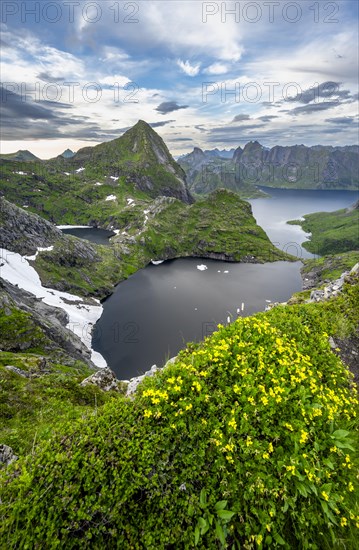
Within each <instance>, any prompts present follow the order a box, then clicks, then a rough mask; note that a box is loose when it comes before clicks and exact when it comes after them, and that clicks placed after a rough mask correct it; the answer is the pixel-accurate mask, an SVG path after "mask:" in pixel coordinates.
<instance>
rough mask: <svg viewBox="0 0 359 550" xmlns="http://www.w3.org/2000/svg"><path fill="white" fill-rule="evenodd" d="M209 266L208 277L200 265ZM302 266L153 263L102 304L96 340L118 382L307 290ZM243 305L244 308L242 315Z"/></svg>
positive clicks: (196, 261)
mask: <svg viewBox="0 0 359 550" xmlns="http://www.w3.org/2000/svg"><path fill="white" fill-rule="evenodd" d="M201 265H206V266H207V269H205V270H203V271H201V270H199V269H197V266H201ZM300 266H301V262H295V263H290V262H275V263H267V264H261V265H260V264H233V263H227V262H219V261H214V260H202V259H198V258H182V259H179V260H170V261H167V262H164V263H163V264H161V265H158V266H154V265H149V266H148V267H146V268H145V269H141V270H140V271H138V272H137V273H135V274H134V275H132V276H131V277H130V278H129V279H128V280H127V281H124V282H123V283H120V284H119V285H118V286H117V287H116V289H115V292H114V293H113V294H112V296H110V297H109V298H108V299H107V300H106V301H105V302H104V304H103V306H104V311H103V314H102V317H101V319H100V320H99V321H98V323H97V324H96V328H95V331H94V334H93V341H92V346H93V349H94V350H96V351H98V352H100V353H101V354H102V355H103V357H104V358H105V359H106V361H107V363H108V365H109V366H110V367H111V368H112V369H113V370H114V372H115V373H116V375H117V377H118V378H119V379H128V378H131V377H132V376H137V375H138V374H142V373H143V372H144V371H146V370H148V369H149V368H150V367H151V366H152V365H154V364H157V366H162V365H163V363H164V362H165V360H166V358H169V357H172V356H174V355H176V354H177V353H178V351H179V350H180V349H181V348H183V347H184V346H185V344H186V343H187V342H189V341H199V340H202V339H203V338H204V337H205V336H206V335H208V334H210V333H211V332H213V330H215V328H216V325H217V324H218V323H227V320H228V318H230V319H231V320H234V319H236V318H237V309H238V310H240V313H239V314H240V315H245V316H246V315H250V314H252V313H254V312H256V311H262V310H264V309H265V306H266V304H267V301H271V300H273V301H274V300H276V301H285V300H287V299H288V298H289V297H290V296H291V295H292V293H293V292H296V291H298V290H300V289H301V277H300ZM242 304H243V305H244V310H243V312H242V311H241V310H242Z"/></svg>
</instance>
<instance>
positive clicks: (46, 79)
mask: <svg viewBox="0 0 359 550" xmlns="http://www.w3.org/2000/svg"><path fill="white" fill-rule="evenodd" d="M37 78H39V79H40V80H42V81H43V82H51V83H57V82H63V81H64V80H65V79H64V77H63V76H52V75H51V74H50V73H48V72H46V71H43V72H42V73H39V74H38V75H37Z"/></svg>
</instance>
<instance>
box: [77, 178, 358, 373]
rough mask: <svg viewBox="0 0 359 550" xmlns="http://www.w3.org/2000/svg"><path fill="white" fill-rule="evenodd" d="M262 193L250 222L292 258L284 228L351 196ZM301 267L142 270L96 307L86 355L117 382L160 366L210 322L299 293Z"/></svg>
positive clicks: (184, 264) (293, 243) (296, 237)
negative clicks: (103, 364)
mask: <svg viewBox="0 0 359 550" xmlns="http://www.w3.org/2000/svg"><path fill="white" fill-rule="evenodd" d="M262 189H263V190H264V191H266V192H268V193H270V194H271V198H266V199H254V200H251V201H250V203H251V205H252V209H253V214H254V216H255V218H256V220H257V223H258V224H259V225H261V226H262V227H263V229H264V230H265V231H266V232H267V234H268V236H269V237H270V239H271V240H272V242H274V243H275V244H277V246H278V247H279V248H281V249H283V250H286V251H287V252H290V253H292V254H294V255H297V256H298V257H299V258H308V257H311V256H312V255H311V254H310V253H308V252H307V251H305V249H303V248H302V247H301V246H300V244H301V243H302V242H303V241H304V240H305V239H306V235H305V233H304V232H303V231H302V229H301V228H300V227H299V226H291V225H287V224H286V223H285V222H286V221H287V220H290V219H298V218H300V217H302V216H303V215H304V214H308V213H311V212H318V211H333V210H337V209H339V208H345V207H347V206H350V205H351V204H353V203H354V202H355V201H356V200H357V199H358V196H359V194H358V193H356V192H351V191H307V190H303V191H302V190H285V189H268V188H265V187H263V188H262ZM76 231H77V234H76V236H78V237H83V238H85V235H86V238H87V239H89V240H94V239H97V238H98V236H97V235H98V231H99V230H96V229H94V230H89V229H86V230H83V229H77V230H76ZM102 237H103V236H102ZM106 239H108V236H107V237H106ZM95 242H98V241H95ZM301 265H302V264H301V262H295V263H289V262H275V263H271V264H269V263H268V264H232V263H225V262H218V261H212V260H202V259H198V258H195V259H194V258H186V259H178V260H171V261H167V262H164V263H163V264H161V265H158V266H154V265H149V266H148V267H146V268H145V269H142V270H140V271H138V272H137V273H135V274H134V275H133V276H132V277H130V278H129V279H128V280H127V281H124V282H122V283H120V284H119V285H118V286H117V287H116V289H115V291H114V293H113V294H112V296H110V297H109V298H108V299H106V300H105V301H104V303H103V305H104V312H103V315H102V317H101V319H100V320H99V321H98V323H97V325H96V328H95V331H94V334H93V348H94V350H95V351H98V352H99V353H101V354H102V355H103V356H104V358H105V359H106V360H107V362H108V364H109V366H110V367H111V368H112V369H113V370H114V372H115V373H116V375H117V377H118V378H119V379H128V378H131V377H133V376H137V375H138V374H142V373H143V372H145V371H146V370H148V369H149V368H150V367H151V366H152V365H153V364H157V365H158V366H161V365H162V364H163V363H164V361H165V360H166V359H167V358H169V357H172V356H174V355H176V354H177V353H178V351H179V350H180V349H181V348H183V347H184V346H185V344H186V342H188V341H196V340H202V339H203V337H204V336H206V335H207V334H210V333H211V332H212V331H213V330H214V329H215V327H216V325H217V324H218V323H227V322H228V320H230V321H232V320H234V319H236V318H237V315H238V313H237V310H239V315H250V314H252V313H254V312H257V311H263V310H264V309H265V307H266V304H267V303H268V301H278V302H281V301H286V300H287V299H288V298H289V297H290V296H291V295H292V294H293V293H294V292H297V291H299V290H301V287H302V281H301V277H300V267H301ZM197 266H206V267H207V269H204V268H203V270H199V269H198V268H197ZM242 304H243V306H244V307H243V311H242Z"/></svg>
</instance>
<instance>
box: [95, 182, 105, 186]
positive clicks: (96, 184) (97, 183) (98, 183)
mask: <svg viewBox="0 0 359 550" xmlns="http://www.w3.org/2000/svg"><path fill="white" fill-rule="evenodd" d="M100 185H103V183H100V182H99V181H97V182H96V183H95V187H100Z"/></svg>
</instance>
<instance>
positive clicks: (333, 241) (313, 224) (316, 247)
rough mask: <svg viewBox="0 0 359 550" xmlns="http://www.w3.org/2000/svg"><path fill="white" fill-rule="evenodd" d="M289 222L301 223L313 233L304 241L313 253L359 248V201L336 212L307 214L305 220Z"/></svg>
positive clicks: (337, 251) (330, 252)
mask: <svg viewBox="0 0 359 550" xmlns="http://www.w3.org/2000/svg"><path fill="white" fill-rule="evenodd" d="M288 223H292V224H297V225H301V226H302V228H303V229H304V231H306V232H310V233H311V234H312V235H311V237H310V240H309V241H305V242H304V243H303V246H304V247H305V248H306V249H307V250H309V251H310V252H312V253H315V254H323V255H324V254H335V253H340V252H347V251H350V250H358V249H359V203H357V204H356V205H355V206H354V207H352V208H347V209H343V210H337V211H335V212H317V213H315V214H307V215H305V216H304V221H296V220H294V221H291V222H288Z"/></svg>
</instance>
